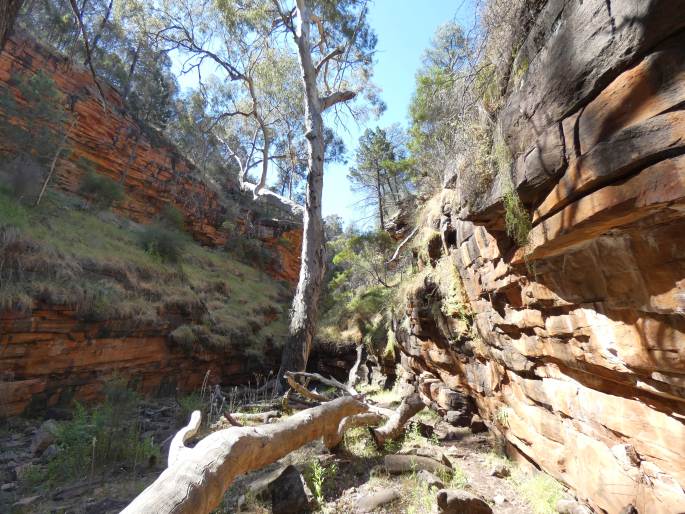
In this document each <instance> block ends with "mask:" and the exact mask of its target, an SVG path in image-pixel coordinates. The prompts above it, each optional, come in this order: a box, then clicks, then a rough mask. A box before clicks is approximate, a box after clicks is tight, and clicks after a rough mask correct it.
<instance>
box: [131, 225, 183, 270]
mask: <svg viewBox="0 0 685 514" xmlns="http://www.w3.org/2000/svg"><path fill="white" fill-rule="evenodd" d="M139 239H140V245H141V246H142V248H143V249H144V250H145V251H146V252H147V253H148V254H149V255H151V256H153V257H155V258H158V259H160V260H161V261H163V262H170V263H177V262H178V261H179V260H180V259H181V256H182V255H183V251H184V248H185V246H186V244H187V243H188V241H187V239H186V237H185V236H184V235H183V234H181V233H180V232H178V231H177V230H173V229H169V228H166V227H165V226H163V225H160V224H157V223H153V224H152V225H147V226H146V227H145V228H144V229H143V230H142V231H141V233H140V236H139Z"/></svg>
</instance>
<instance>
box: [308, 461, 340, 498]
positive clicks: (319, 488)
mask: <svg viewBox="0 0 685 514" xmlns="http://www.w3.org/2000/svg"><path fill="white" fill-rule="evenodd" d="M337 472H338V466H337V464H336V463H335V462H333V463H332V464H329V465H328V466H322V465H321V463H320V462H319V461H318V460H315V461H312V462H311V463H310V464H309V469H308V473H307V475H308V478H309V483H310V484H311V486H312V492H313V493H314V498H316V502H317V503H318V504H319V505H323V504H324V503H325V502H326V499H325V498H324V485H325V482H326V480H327V479H328V478H333V477H334V476H335V475H336V473H337Z"/></svg>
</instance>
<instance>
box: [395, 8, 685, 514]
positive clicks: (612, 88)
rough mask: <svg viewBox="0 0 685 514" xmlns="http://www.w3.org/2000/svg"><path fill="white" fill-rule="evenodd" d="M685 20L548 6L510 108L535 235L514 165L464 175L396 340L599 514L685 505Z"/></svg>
mask: <svg viewBox="0 0 685 514" xmlns="http://www.w3.org/2000/svg"><path fill="white" fill-rule="evenodd" d="M684 12H685V4H683V2H681V1H676V2H669V1H644V2H633V1H630V0H612V1H611V2H609V1H606V2H605V1H604V0H589V1H584V2H580V1H574V0H550V1H549V2H547V3H546V4H545V6H544V7H543V9H542V11H541V12H540V14H539V16H538V18H537V20H536V23H535V24H534V26H533V28H532V29H531V31H530V33H529V34H528V37H527V38H526V40H525V43H524V45H523V46H522V47H521V49H520V50H519V51H518V53H517V55H516V58H515V65H516V63H518V64H519V65H520V64H521V63H523V62H525V63H528V64H527V70H526V71H525V72H524V73H522V74H520V77H515V76H512V79H511V80H510V82H509V85H508V88H507V94H506V97H505V101H506V103H505V106H504V108H503V109H502V110H501V111H500V115H499V123H500V124H501V127H502V133H503V135H504V138H505V140H506V142H507V144H508V146H509V149H510V151H511V153H512V155H513V156H514V159H513V161H514V162H513V163H512V166H511V170H510V175H511V178H510V180H511V182H513V185H514V188H515V189H516V191H517V193H518V194H519V196H520V198H521V199H522V201H523V203H524V205H525V206H526V208H527V209H528V210H529V212H530V213H531V216H532V219H533V228H532V231H531V232H530V236H529V243H528V245H527V246H526V247H524V248H517V247H516V245H515V243H513V242H512V241H511V240H510V239H509V238H508V237H507V234H506V232H505V230H504V207H503V202H502V197H503V194H504V193H505V189H506V181H505V180H504V179H502V177H499V178H498V180H496V181H495V183H494V184H493V185H492V186H491V187H490V188H489V189H488V191H487V193H486V194H485V195H483V196H481V197H480V198H478V199H477V201H473V199H468V198H465V195H463V194H462V191H461V190H460V187H459V179H458V178H457V179H456V180H452V182H451V184H452V185H450V186H449V187H448V188H447V189H445V190H444V191H443V192H442V193H441V194H440V195H439V196H438V197H436V198H435V199H433V201H434V202H436V204H437V206H438V208H437V209H435V212H434V214H433V215H429V216H427V221H426V223H425V226H424V227H423V230H424V231H428V232H429V233H430V232H431V231H432V233H433V234H435V236H434V237H428V238H426V239H425V241H427V242H426V243H425V244H424V251H419V253H418V255H419V260H420V262H419V264H420V266H421V267H422V268H423V270H422V272H421V273H420V274H419V275H418V277H417V279H416V280H415V282H414V284H413V287H410V288H408V292H407V299H408V309H407V316H406V318H405V320H404V322H403V324H402V325H401V327H400V329H399V330H398V334H397V339H398V341H400V344H401V347H402V348H401V349H402V352H403V365H404V366H405V368H406V369H408V370H410V371H411V373H413V375H414V377H415V379H416V380H417V381H418V382H419V383H420V384H421V390H422V392H423V393H424V394H425V395H426V396H428V397H430V398H431V399H432V400H433V401H435V402H436V406H438V407H439V408H441V409H442V410H444V411H450V410H451V409H455V408H456V407H455V401H456V404H459V403H460V401H461V400H460V399H459V398H461V394H466V395H468V396H470V397H471V398H472V399H473V401H474V402H475V405H476V408H477V410H478V411H479V413H480V414H481V416H482V417H483V418H484V419H485V420H486V422H487V423H488V424H489V425H490V427H491V428H492V429H493V430H495V431H497V432H499V433H500V434H501V435H502V436H503V437H504V438H505V440H506V441H507V442H508V444H509V448H510V450H512V452H513V453H514V454H518V455H521V456H524V457H525V458H526V459H528V460H530V461H532V462H534V463H535V464H537V465H538V466H539V467H541V468H542V469H543V470H545V471H546V472H547V473H549V474H551V475H552V476H554V477H555V478H557V479H558V480H560V481H562V482H563V483H565V484H567V485H568V486H569V487H570V488H571V489H572V490H574V491H575V492H576V494H577V495H578V497H579V498H581V499H583V500H585V501H587V502H588V503H589V504H590V505H592V506H593V508H594V509H596V511H597V512H608V513H611V514H614V513H615V514H617V513H619V512H625V511H623V510H622V509H624V508H625V507H627V506H629V505H632V506H634V507H635V508H637V510H638V511H639V512H640V513H664V514H666V513H676V512H685V492H684V491H683V487H685V380H684V379H685V155H684V154H685V132H684V128H685V112H683V110H682V107H683V105H684V104H685V31H684V28H685V17H684V16H683V13H684ZM506 180H509V179H506ZM455 398H456V400H455ZM462 407H463V406H462Z"/></svg>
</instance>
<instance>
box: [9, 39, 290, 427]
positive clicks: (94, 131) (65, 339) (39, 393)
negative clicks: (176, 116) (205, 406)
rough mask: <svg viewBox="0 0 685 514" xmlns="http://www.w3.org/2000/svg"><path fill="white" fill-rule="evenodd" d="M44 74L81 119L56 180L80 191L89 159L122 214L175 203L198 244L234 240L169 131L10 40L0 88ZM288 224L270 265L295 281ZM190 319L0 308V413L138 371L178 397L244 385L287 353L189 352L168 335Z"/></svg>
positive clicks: (77, 394) (54, 60) (73, 67)
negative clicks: (115, 188)
mask: <svg viewBox="0 0 685 514" xmlns="http://www.w3.org/2000/svg"><path fill="white" fill-rule="evenodd" d="M37 70H43V71H44V72H46V73H47V74H49V75H50V76H51V77H52V78H53V80H54V81H55V83H56V86H57V87H58V89H59V90H60V91H61V92H62V93H63V94H64V95H65V98H67V99H69V101H70V102H71V104H72V105H73V116H74V118H75V119H76V123H75V125H74V126H73V128H72V129H71V131H70V132H69V138H68V139H69V146H70V150H71V152H70V153H69V156H68V157H67V158H64V159H61V160H59V161H58V164H57V167H56V176H55V178H54V181H53V184H56V185H57V186H58V187H60V188H62V189H64V190H66V191H69V192H73V193H77V192H78V189H79V183H80V179H81V176H82V174H83V169H81V168H82V167H81V166H80V165H79V161H80V160H81V159H87V160H88V161H90V162H91V163H92V164H93V165H94V167H95V171H96V172H97V173H100V174H103V175H106V176H109V177H110V178H112V179H114V180H116V181H119V182H121V183H122V184H123V185H124V187H125V192H126V198H125V200H124V201H123V202H121V203H120V204H118V205H116V206H115V207H114V210H115V211H117V212H118V213H119V214H121V215H123V216H126V217H128V218H130V219H132V220H134V221H137V222H141V223H148V222H150V221H152V220H153V219H154V218H155V216H157V215H158V214H159V212H160V210H161V209H162V208H163V207H164V206H165V205H169V204H171V205H173V206H175V207H176V208H178V209H179V210H180V211H181V212H182V213H183V214H184V216H185V220H186V227H187V229H188V231H189V232H190V233H191V234H192V235H193V237H194V238H195V239H196V240H197V241H199V242H200V243H202V244H207V245H211V246H218V245H222V244H224V243H225V242H226V233H225V232H223V231H222V230H221V229H220V227H221V224H222V223H223V222H224V221H225V212H224V208H223V207H222V205H221V204H220V201H219V195H218V194H217V193H216V191H215V190H214V189H212V187H211V186H209V185H208V184H207V183H206V182H204V181H203V180H201V179H200V177H199V172H198V170H197V169H196V168H195V167H194V166H193V164H192V163H191V162H189V161H188V160H187V159H185V158H184V157H183V156H181V155H180V154H179V152H178V150H177V149H176V148H175V147H174V146H173V145H172V144H171V143H169V142H167V141H165V140H164V138H163V137H162V135H161V134H158V133H155V132H154V131H151V129H145V130H144V129H143V128H142V127H141V126H140V124H139V123H138V122H136V120H135V119H134V118H133V117H132V116H131V115H130V114H129V113H127V111H126V108H125V106H124V104H123V102H122V100H121V98H120V96H119V93H118V92H117V91H116V90H114V89H113V88H111V87H108V86H106V85H105V84H103V88H104V90H105V95H106V104H107V111H105V110H104V109H103V106H102V103H101V101H100V97H99V95H98V92H97V89H96V87H95V85H94V83H93V80H92V77H91V75H90V73H89V72H88V71H87V70H86V69H84V68H83V67H82V66H80V65H78V64H74V63H72V62H71V61H70V60H69V59H67V58H65V57H62V56H58V55H55V54H54V53H53V52H51V51H50V50H48V49H46V48H45V47H43V46H41V45H40V44H38V43H36V42H35V41H32V40H31V39H29V38H28V37H22V36H15V37H13V38H12V39H10V40H9V41H8V42H7V44H6V46H5V48H4V50H3V51H2V52H1V53H0V84H1V85H2V86H4V87H9V88H10V89H11V88H13V87H14V86H13V84H12V82H11V80H10V79H11V77H12V76H15V75H16V74H21V73H33V72H36V71H37ZM5 121H6V120H5ZM1 222H2V220H0V223H1ZM283 230H284V229H282V228H279V227H278V224H277V223H276V226H275V229H272V231H271V232H270V234H271V236H268V235H265V236H264V237H263V238H262V239H263V240H264V241H265V244H266V245H269V246H273V247H274V248H276V249H277V251H278V252H279V256H280V258H281V263H280V264H279V265H277V266H275V267H274V269H273V270H271V272H272V275H273V277H274V278H276V279H283V280H286V281H289V282H291V283H292V284H294V283H296V281H297V277H298V275H299V255H300V248H301V237H302V236H301V230H300V229H297V228H292V227H287V228H286V229H285V230H286V231H285V233H282V232H283ZM272 232H273V233H272ZM275 233H278V234H281V233H282V234H281V235H280V237H284V238H287V239H288V240H289V241H291V243H292V244H290V245H287V246H283V245H276V244H275V241H276V240H277V237H276V236H275V235H274V234H275ZM260 237H261V236H260ZM191 317H192V316H191ZM186 318H188V315H186V316H180V315H176V316H173V315H172V316H171V317H168V319H167V321H166V322H165V323H162V324H157V325H154V326H148V327H141V326H137V325H136V324H135V323H133V322H131V321H130V320H108V321H106V322H88V321H84V320H83V319H79V318H78V316H77V315H76V313H75V312H73V311H70V310H69V308H67V307H61V306H55V305H43V306H41V307H39V308H36V309H34V311H33V312H32V313H29V314H26V315H23V314H22V315H19V314H16V313H11V312H9V313H8V312H0V417H2V416H5V415H14V414H19V413H22V412H36V413H44V408H45V407H46V406H49V405H54V404H57V403H61V402H62V401H67V400H69V399H70V398H72V397H73V398H76V399H79V400H84V401H88V400H92V399H95V398H97V397H98V394H99V391H100V389H101V388H102V385H103V383H104V382H106V381H107V380H108V379H109V378H110V377H112V376H114V375H116V374H121V375H122V376H126V377H132V378H133V379H134V380H136V381H137V382H138V385H139V388H140V389H141V391H144V392H151V393H156V392H160V391H161V392H166V393H170V392H171V393H173V392H174V391H176V389H177V388H178V389H179V390H181V391H190V390H196V389H197V388H198V387H199V386H200V385H201V383H202V380H203V378H204V376H205V373H206V371H207V370H211V376H210V381H211V382H215V381H218V380H221V381H222V383H240V382H246V381H247V380H248V379H250V378H251V376H252V373H253V372H255V371H257V372H260V373H262V374H264V370H268V369H271V368H273V366H274V365H275V364H274V362H275V360H277V359H278V358H279V357H280V353H279V352H278V351H272V352H268V354H267V355H266V360H267V362H266V363H256V362H254V359H252V360H251V359H249V358H247V357H246V356H245V355H244V354H243V353H242V352H241V350H240V349H236V348H233V349H227V350H226V351H219V350H217V351H212V352H210V351H207V350H206V349H203V348H199V347H197V348H193V349H192V350H188V351H184V350H183V349H181V348H180V347H178V345H175V344H174V343H172V342H171V341H170V339H169V337H168V335H169V333H170V332H172V331H173V330H174V329H175V328H176V327H177V326H179V325H181V324H185V323H189V324H193V323H196V322H199V321H200V320H199V319H186ZM270 321H272V320H268V319H263V320H261V319H260V320H255V322H256V323H261V324H268V323H269V322H270ZM271 354H273V355H271ZM270 358H271V359H272V361H269V359H270Z"/></svg>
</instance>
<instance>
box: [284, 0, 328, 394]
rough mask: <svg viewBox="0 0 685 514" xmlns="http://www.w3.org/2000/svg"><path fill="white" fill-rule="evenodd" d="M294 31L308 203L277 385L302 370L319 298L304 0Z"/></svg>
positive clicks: (318, 128) (313, 103)
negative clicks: (301, 94) (301, 87)
mask: <svg viewBox="0 0 685 514" xmlns="http://www.w3.org/2000/svg"><path fill="white" fill-rule="evenodd" d="M296 4H297V17H298V20H299V23H300V25H299V27H298V30H297V33H296V35H295V43H296V44H297V50H298V55H299V59H300V68H301V71H302V82H303V84H304V90H305V95H304V96H305V98H304V102H305V120H306V123H305V126H306V130H307V132H306V134H305V137H306V138H307V149H308V154H309V157H308V168H309V169H308V174H307V199H306V202H305V210H304V219H303V222H304V238H303V242H302V264H301V268H300V278H299V281H298V283H297V290H296V292H295V297H294V298H293V306H292V310H291V318H290V331H289V335H288V339H287V341H286V344H285V347H284V349H283V358H282V361H281V370H280V372H279V380H280V381H281V382H282V381H283V373H284V372H285V371H304V370H305V368H306V367H307V360H308V359H309V353H310V351H311V347H312V340H313V338H314V332H315V330H316V324H317V321H318V317H319V294H320V293H321V283H322V281H323V270H324V231H323V218H322V215H321V196H322V194H323V166H324V155H325V150H326V145H325V142H324V124H323V116H322V112H323V108H322V105H321V100H320V98H319V91H318V87H317V84H316V76H317V71H316V67H315V66H314V63H313V62H312V52H311V46H310V38H309V28H310V23H311V20H310V14H309V9H308V8H307V4H306V0H297V2H296Z"/></svg>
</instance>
